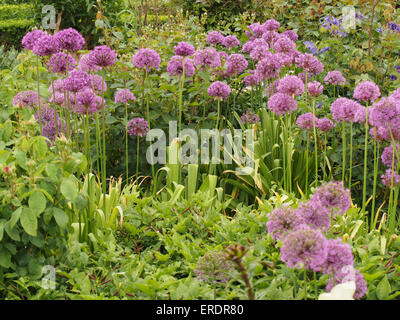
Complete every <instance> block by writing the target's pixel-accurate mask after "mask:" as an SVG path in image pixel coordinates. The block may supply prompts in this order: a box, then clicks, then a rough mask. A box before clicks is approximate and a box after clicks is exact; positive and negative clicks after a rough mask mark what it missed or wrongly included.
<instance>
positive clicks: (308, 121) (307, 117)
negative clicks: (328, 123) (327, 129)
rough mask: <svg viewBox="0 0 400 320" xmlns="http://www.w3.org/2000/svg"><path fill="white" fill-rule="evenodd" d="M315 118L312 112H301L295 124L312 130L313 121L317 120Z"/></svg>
mask: <svg viewBox="0 0 400 320" xmlns="http://www.w3.org/2000/svg"><path fill="white" fill-rule="evenodd" d="M317 120H318V119H317V118H316V117H315V118H314V115H313V113H312V112H307V113H304V114H302V115H301V116H299V117H298V118H297V121H296V125H297V126H298V127H299V128H300V129H303V130H312V129H313V128H314V121H315V123H316V122H317Z"/></svg>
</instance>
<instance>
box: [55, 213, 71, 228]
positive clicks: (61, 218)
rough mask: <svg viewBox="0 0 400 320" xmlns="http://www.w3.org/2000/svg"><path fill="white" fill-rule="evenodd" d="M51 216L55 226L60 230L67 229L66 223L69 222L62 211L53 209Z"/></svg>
mask: <svg viewBox="0 0 400 320" xmlns="http://www.w3.org/2000/svg"><path fill="white" fill-rule="evenodd" d="M53 216H54V219H56V222H57V224H58V225H59V226H60V227H61V228H65V227H67V225H68V222H69V217H68V215H67V214H66V213H65V212H64V211H63V210H61V209H59V208H54V209H53Z"/></svg>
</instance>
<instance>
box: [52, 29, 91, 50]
mask: <svg viewBox="0 0 400 320" xmlns="http://www.w3.org/2000/svg"><path fill="white" fill-rule="evenodd" d="M54 38H55V40H56V41H57V43H58V47H59V48H60V49H61V50H67V51H70V52H71V51H78V50H80V49H82V48H83V46H84V45H85V39H84V38H83V37H82V36H81V34H80V33H79V32H78V31H77V30H75V29H73V28H68V29H64V30H61V31H60V32H58V33H56V34H55V35H54Z"/></svg>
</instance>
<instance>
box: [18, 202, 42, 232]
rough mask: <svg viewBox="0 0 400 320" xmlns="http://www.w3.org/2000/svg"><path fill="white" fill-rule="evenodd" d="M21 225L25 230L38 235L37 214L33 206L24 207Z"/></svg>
mask: <svg viewBox="0 0 400 320" xmlns="http://www.w3.org/2000/svg"><path fill="white" fill-rule="evenodd" d="M20 220H21V225H22V227H23V228H24V230H25V232H26V233H27V234H29V235H31V236H33V237H36V235H37V227H38V223H37V215H36V212H35V211H33V210H32V209H31V208H24V209H23V210H22V213H21V219H20Z"/></svg>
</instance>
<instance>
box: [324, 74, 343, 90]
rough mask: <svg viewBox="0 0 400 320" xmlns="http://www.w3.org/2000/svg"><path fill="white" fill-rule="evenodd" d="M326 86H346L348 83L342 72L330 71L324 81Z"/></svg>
mask: <svg viewBox="0 0 400 320" xmlns="http://www.w3.org/2000/svg"><path fill="white" fill-rule="evenodd" d="M324 81H325V83H326V84H332V85H334V86H337V85H344V84H345V83H346V79H345V78H344V77H343V75H342V73H341V72H340V71H337V70H335V71H329V72H328V74H327V75H326V77H325V79H324Z"/></svg>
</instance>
